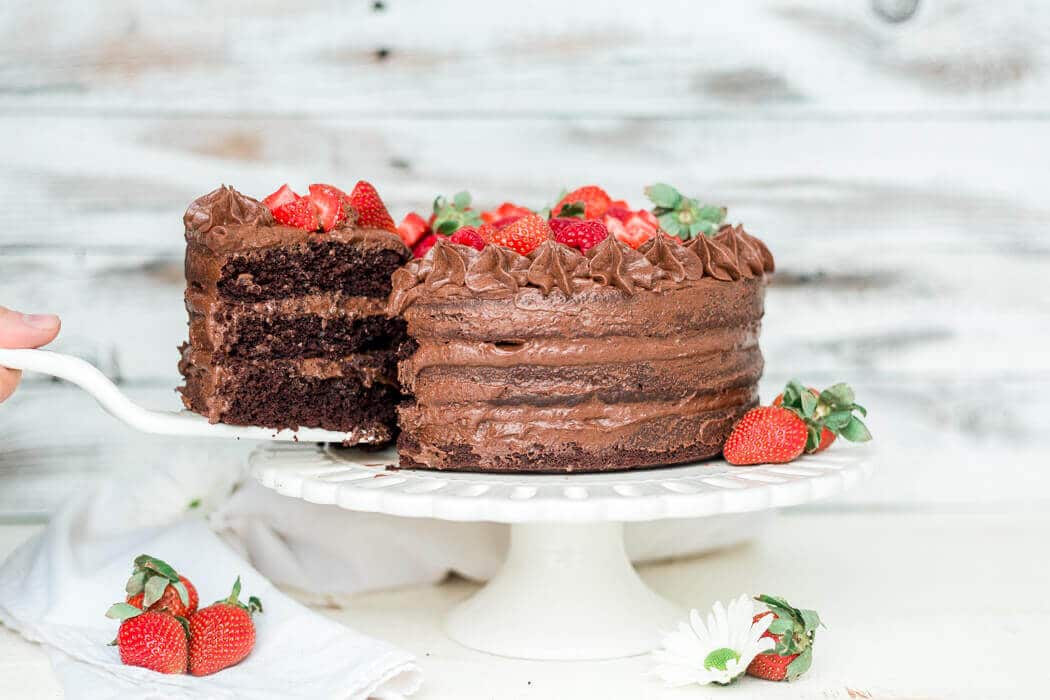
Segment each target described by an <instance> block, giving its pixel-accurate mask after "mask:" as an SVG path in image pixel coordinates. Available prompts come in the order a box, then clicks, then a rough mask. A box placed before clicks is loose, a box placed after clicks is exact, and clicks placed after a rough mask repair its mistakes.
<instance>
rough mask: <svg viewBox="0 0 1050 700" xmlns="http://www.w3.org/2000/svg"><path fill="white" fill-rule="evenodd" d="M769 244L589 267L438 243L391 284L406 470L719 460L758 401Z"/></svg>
mask: <svg viewBox="0 0 1050 700" xmlns="http://www.w3.org/2000/svg"><path fill="white" fill-rule="evenodd" d="M772 269H773V260H772V256H771V255H770V254H769V251H768V250H767V249H766V247H765V246H764V245H763V244H762V243H761V242H760V241H758V240H757V239H755V238H752V237H751V236H749V235H748V234H746V233H745V232H744V231H743V230H742V229H739V228H728V227H727V228H724V229H723V230H722V231H720V232H719V233H718V234H717V235H716V236H714V237H712V238H703V237H702V238H699V239H696V240H694V241H690V242H689V243H688V244H685V245H681V244H679V243H676V242H671V241H670V240H668V239H665V238H657V239H654V240H653V241H650V242H649V243H647V244H645V245H644V246H642V248H641V249H640V250H639V251H634V250H632V249H631V248H629V247H628V246H626V245H624V244H622V243H620V242H618V241H616V240H615V239H613V238H608V239H606V240H605V241H603V242H602V243H600V244H599V245H597V246H595V247H594V248H592V249H591V250H590V251H588V253H587V254H586V255H584V254H581V253H580V252H578V251H576V250H573V249H570V248H568V247H566V246H563V245H561V244H558V243H555V242H553V241H549V242H546V243H544V244H542V245H541V246H540V247H539V248H538V249H536V250H535V251H534V252H533V253H531V254H530V255H529V256H521V255H518V254H516V253H514V252H513V251H509V250H507V249H503V248H497V247H494V246H488V247H486V248H485V249H484V250H482V251H480V252H478V251H475V250H473V249H471V248H466V247H464V246H458V245H454V244H448V243H444V242H441V243H438V244H437V245H436V246H435V247H434V248H433V249H432V251H431V252H430V253H429V254H428V256H427V257H426V258H424V259H423V260H420V261H413V262H411V263H409V264H408V265H407V266H406V267H405V268H403V269H401V270H399V271H398V272H396V273H395V275H394V292H393V294H392V296H391V306H392V309H394V310H397V311H400V312H402V313H403V315H404V317H405V319H406V321H407V322H408V332H409V335H410V336H411V337H412V338H414V339H415V340H416V342H418V344H419V349H418V351H417V352H416V353H415V354H413V355H411V356H410V357H408V358H406V359H405V360H403V361H402V362H401V364H400V371H399V378H400V380H401V382H402V384H403V387H404V390H405V391H406V392H408V393H410V394H412V399H411V400H410V401H408V402H406V403H405V404H404V405H403V406H402V408H401V409H400V412H399V415H400V427H401V431H402V432H401V436H400V438H399V441H398V446H399V452H400V455H401V462H402V465H404V466H414V467H423V468H431V469H450V470H482V471H542V472H563V471H564V472H568V471H606V470H616V469H630V468H637V467H649V466H658V465H668V464H679V463H683V462H688V461H694V460H698V459H705V458H708V457H712V456H715V455H717V454H719V453H720V452H721V449H722V445H723V443H724V442H725V438H726V437H727V435H728V433H729V431H730V429H731V428H732V425H733V423H734V422H735V421H736V420H737V419H738V418H739V417H740V416H741V415H742V414H743V413H744V412H745V411H747V410H748V409H749V408H751V407H753V406H755V405H756V404H757V402H758V396H757V384H758V379H759V377H760V376H761V373H762V356H761V353H760V351H759V348H758V334H759V326H760V321H761V318H762V313H763V296H764V287H765V278H766V274H767V273H768V272H771V271H772Z"/></svg>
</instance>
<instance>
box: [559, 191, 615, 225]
mask: <svg viewBox="0 0 1050 700" xmlns="http://www.w3.org/2000/svg"><path fill="white" fill-rule="evenodd" d="M576 203H582V204H583V218H585V219H600V218H601V217H602V216H603V215H604V214H605V210H606V209H608V208H609V205H610V204H611V203H612V199H611V198H610V197H609V195H608V194H607V193H606V192H605V190H603V189H602V188H601V187H598V186H597V185H587V186H586V187H581V188H579V189H576V190H573V191H572V192H570V193H569V194H567V195H565V196H564V197H562V198H561V200H560V201H559V202H558V204H557V205H556V206H555V207H554V216H558V215H560V214H561V210H562V208H563V207H565V206H566V205H569V204H576Z"/></svg>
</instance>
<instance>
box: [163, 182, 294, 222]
mask: <svg viewBox="0 0 1050 700" xmlns="http://www.w3.org/2000/svg"><path fill="white" fill-rule="evenodd" d="M182 223H183V224H185V226H186V230H187V231H196V232H198V233H208V232H209V231H214V232H216V233H224V232H225V227H227V226H235V225H250V226H273V224H274V223H275V222H274V219H273V214H272V213H270V209H269V208H268V207H267V206H266V205H265V204H263V203H262V202H260V201H259V200H257V199H252V198H251V197H248V196H246V195H243V194H241V193H240V192H238V191H237V190H235V189H233V188H232V187H227V186H226V185H223V186H221V187H219V189H217V190H212V191H211V192H209V193H208V194H206V195H204V196H203V197H198V198H197V199H195V200H193V202H191V203H190V206H189V208H187V209H186V213H185V214H184V215H183V217H182Z"/></svg>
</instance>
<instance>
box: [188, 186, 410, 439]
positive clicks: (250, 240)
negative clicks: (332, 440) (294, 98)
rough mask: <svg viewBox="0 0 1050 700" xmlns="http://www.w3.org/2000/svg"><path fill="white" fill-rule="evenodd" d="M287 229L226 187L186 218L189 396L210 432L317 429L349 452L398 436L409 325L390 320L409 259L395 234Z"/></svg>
mask: <svg viewBox="0 0 1050 700" xmlns="http://www.w3.org/2000/svg"><path fill="white" fill-rule="evenodd" d="M354 220H355V217H353V216H348V217H347V220H346V222H345V223H343V224H342V225H341V226H339V227H337V228H335V229H333V230H331V231H328V232H323V233H322V232H312V231H305V230H301V229H297V228H292V227H288V226H282V225H280V224H277V223H276V222H275V221H274V219H273V216H272V214H271V213H270V210H269V209H268V208H267V207H266V206H264V205H263V204H262V203H260V202H258V201H256V200H254V199H252V198H250V197H246V196H244V195H242V194H240V193H238V192H236V191H235V190H233V189H231V188H227V187H223V188H220V189H218V190H215V191H214V192H211V193H209V194H208V195H205V196H204V197H201V198H200V199H198V200H196V201H195V202H194V203H193V204H191V205H190V208H189V209H188V210H187V212H186V216H185V217H184V222H185V224H186V242H187V246H186V281H187V290H186V308H187V311H188V312H189V318H190V323H189V326H190V327H189V343H188V344H187V345H186V346H184V348H183V349H182V361H181V362H180V364H179V369H180V371H181V372H182V374H183V376H184V378H185V380H186V383H185V385H184V386H183V387H181V388H180V389H179V391H180V392H181V393H182V395H183V401H184V403H185V404H186V406H187V408H189V409H190V410H193V411H196V412H198V413H202V414H203V415H205V416H207V417H208V419H209V420H211V421H212V422H224V423H233V424H239V425H260V426H264V427H269V428H293V429H294V428H298V427H300V426H306V427H319V428H325V429H329V430H336V431H341V432H345V433H347V441H348V442H351V443H352V442H366V443H378V442H384V441H387V440H389V439H391V438H392V437H393V436H394V435H396V432H397V427H396V414H395V408H396V405H397V404H398V402H399V401H400V400H401V398H402V397H401V394H400V390H399V387H398V384H397V381H396V363H397V359H398V357H399V356H398V352H402V351H403V350H404V348H406V347H408V346H407V345H406V344H405V343H406V339H405V338H406V335H405V323H404V321H403V320H401V319H399V318H391V317H389V316H388V315H386V313H385V300H386V297H387V295H388V293H389V292H390V289H391V286H390V278H391V273H392V272H393V270H394V269H395V268H397V267H399V266H400V265H401V264H402V263H403V262H404V261H405V260H406V259H407V258H408V256H409V253H408V250H407V249H406V248H405V246H404V245H403V244H402V243H401V241H400V239H399V238H398V237H397V236H396V235H393V234H391V233H389V232H387V231H383V230H375V229H361V228H357V227H355V226H354Z"/></svg>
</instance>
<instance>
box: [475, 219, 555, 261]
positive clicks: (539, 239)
mask: <svg viewBox="0 0 1050 700" xmlns="http://www.w3.org/2000/svg"><path fill="white" fill-rule="evenodd" d="M550 237H551V228H550V226H548V225H547V222H546V221H545V220H544V219H542V218H540V217H539V216H536V215H535V214H529V215H528V216H523V217H522V218H520V219H518V220H517V221H515V222H514V223H512V224H510V225H509V226H506V227H505V228H501V229H498V230H496V231H494V232H492V234H491V235H490V236H489V243H493V244H495V245H498V246H503V247H504V248H510V249H511V250H515V251H517V252H518V253H520V254H522V255H528V254H529V253H531V252H532V251H533V250H535V249H536V248H537V247H538V246H539V245H540V243H543V242H544V241H546V240H548V239H549V238H550Z"/></svg>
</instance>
